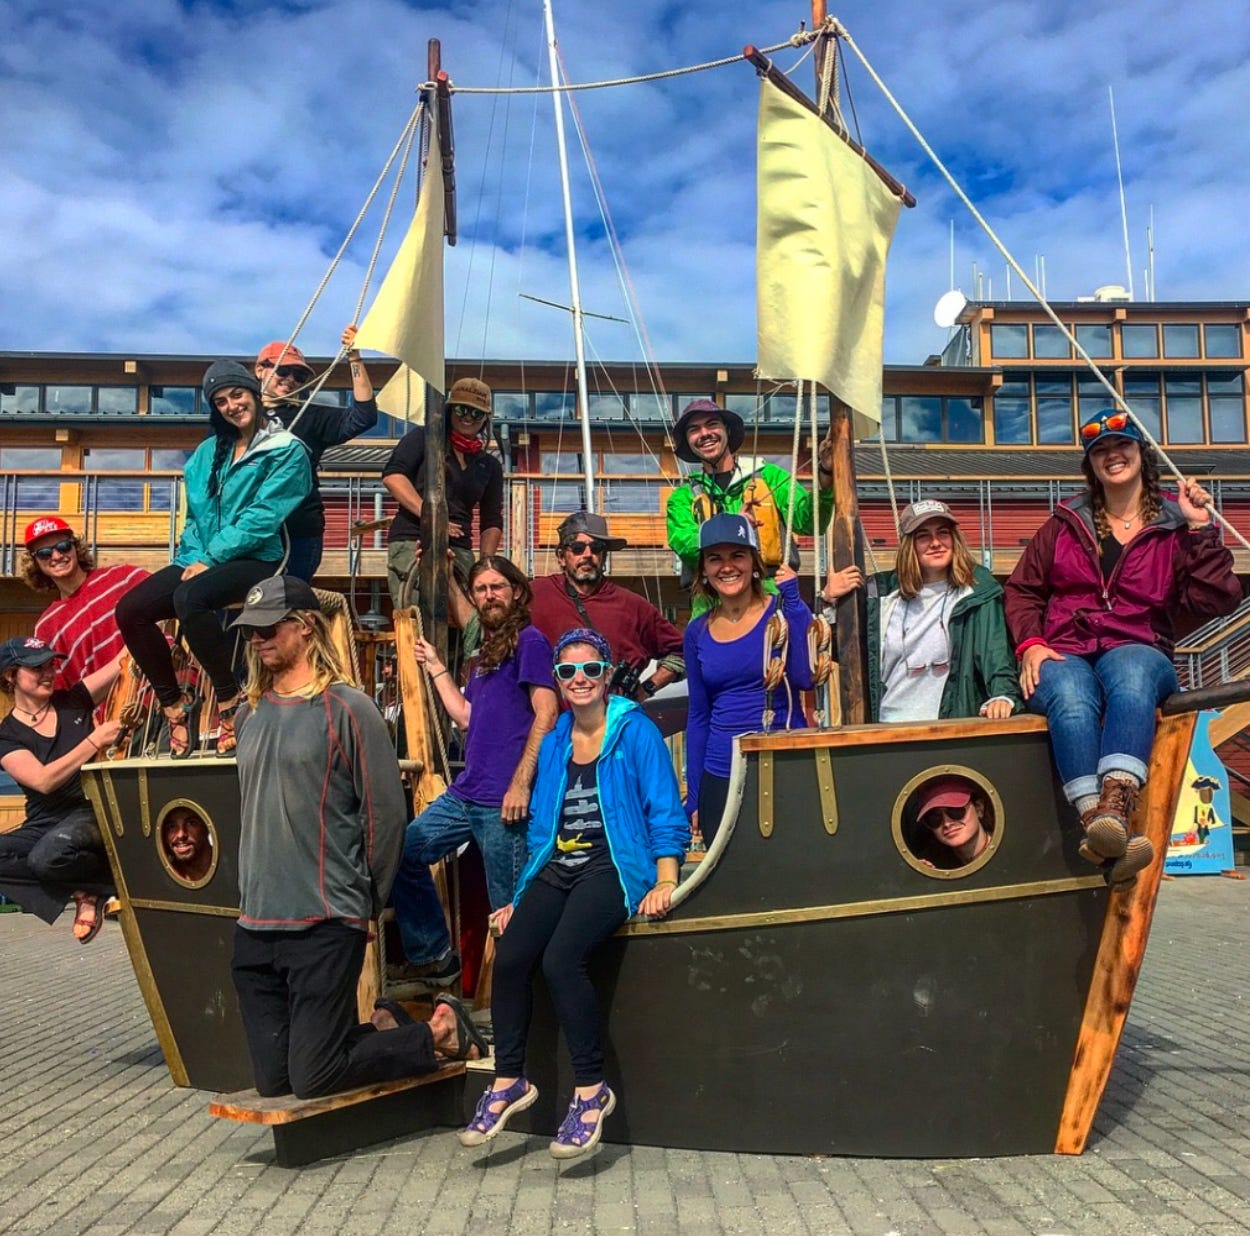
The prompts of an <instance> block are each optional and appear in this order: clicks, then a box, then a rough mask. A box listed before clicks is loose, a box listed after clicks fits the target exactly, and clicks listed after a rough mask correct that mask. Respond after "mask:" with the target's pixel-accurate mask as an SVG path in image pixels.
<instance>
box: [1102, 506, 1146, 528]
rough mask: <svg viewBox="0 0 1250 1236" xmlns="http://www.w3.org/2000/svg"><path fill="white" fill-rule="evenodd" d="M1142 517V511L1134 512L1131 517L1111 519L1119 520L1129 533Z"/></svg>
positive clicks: (1121, 516)
mask: <svg viewBox="0 0 1250 1236" xmlns="http://www.w3.org/2000/svg"><path fill="white" fill-rule="evenodd" d="M1108 513H1110V512H1108ZM1140 515H1141V512H1140V511H1134V512H1133V513H1132V514H1131V515H1112V516H1111V518H1112V519H1118V520H1119V521H1120V523H1121V524H1122V525H1123V527H1124V531H1125V532H1127V531H1128V530H1129V529H1130V528H1131V527H1132V526H1133V525H1134V524H1135V523H1136V522H1137V520H1138V518H1139V517H1140Z"/></svg>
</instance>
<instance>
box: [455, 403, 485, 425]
mask: <svg viewBox="0 0 1250 1236" xmlns="http://www.w3.org/2000/svg"><path fill="white" fill-rule="evenodd" d="M448 410H449V411H450V412H451V414H452V416H454V417H455V418H456V420H458V421H477V420H481V419H482V417H484V416H485V415H486V413H485V412H483V411H482V410H481V409H480V408H470V407H468V406H467V405H465V404H462V403H453V404H452V405H451V407H450V409H448Z"/></svg>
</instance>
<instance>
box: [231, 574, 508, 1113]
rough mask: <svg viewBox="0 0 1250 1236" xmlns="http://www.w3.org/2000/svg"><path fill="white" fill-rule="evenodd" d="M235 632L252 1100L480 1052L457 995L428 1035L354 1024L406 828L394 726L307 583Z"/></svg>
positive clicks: (419, 1069)
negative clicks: (243, 671) (350, 678)
mask: <svg viewBox="0 0 1250 1236" xmlns="http://www.w3.org/2000/svg"><path fill="white" fill-rule="evenodd" d="M233 625H234V626H236V627H238V628H240V630H241V632H242V633H243V634H244V635H245V636H246V637H247V646H248V655H247V660H248V669H249V674H248V682H247V687H246V692H247V698H248V706H247V708H246V709H245V710H244V711H243V712H241V714H240V721H239V724H238V733H239V745H238V749H237V750H238V764H239V784H240V788H241V790H242V810H241V823H242V829H241V836H240V842H239V888H240V894H241V912H240V915H239V924H238V927H237V928H236V930H235V941H234V961H233V974H234V983H235V990H236V991H237V992H238V996H239V1008H240V1011H241V1012H242V1014H243V1025H244V1030H245V1032H246V1035H247V1041H248V1052H249V1054H250V1056H251V1060H252V1072H253V1074H254V1075H255V1079H256V1089H257V1090H258V1091H259V1092H260V1093H261V1094H263V1095H275V1094H284V1093H286V1092H287V1091H294V1093H295V1094H296V1095H297V1096H298V1097H299V1098H314V1097H316V1096H318V1095H323V1094H330V1093H332V1092H333V1091H336V1090H346V1089H350V1088H351V1087H353V1086H364V1085H369V1084H371V1083H374V1082H380V1081H396V1080H399V1079H401V1078H405V1077H411V1076H412V1075H413V1074H416V1073H427V1072H430V1071H432V1070H434V1069H436V1068H438V1067H439V1066H440V1064H442V1063H443V1062H444V1061H446V1060H451V1059H456V1060H464V1059H468V1058H470V1057H471V1056H473V1055H474V1054H481V1053H482V1049H483V1047H484V1044H483V1043H482V1041H481V1039H480V1037H479V1036H478V1035H477V1033H476V1031H475V1030H474V1029H473V1027H472V1022H471V1021H470V1019H469V1016H468V1014H467V1012H466V1011H465V1010H464V1008H463V1007H462V1006H461V1005H460V1004H459V1002H458V1001H456V1000H454V999H453V998H451V997H449V996H444V997H441V998H440V1000H439V1002H438V1003H437V1006H436V1008H435V1010H434V1016H433V1017H432V1018H431V1020H430V1021H429V1023H428V1024H427V1023H424V1022H414V1021H413V1020H412V1018H411V1017H410V1016H409V1015H408V1013H407V1012H406V1011H405V1010H404V1008H403V1006H402V1005H399V1004H396V1003H394V1002H392V1001H379V1002H378V1004H379V1007H378V1011H377V1012H375V1014H374V1017H373V1019H372V1021H370V1022H366V1023H364V1024H357V1022H356V981H357V979H358V977H359V975H360V968H361V964H362V962H363V960H364V953H365V943H366V939H367V933H368V926H369V920H370V918H372V917H374V916H375V915H376V914H378V913H379V912H380V911H381V908H382V906H383V905H384V904H385V903H386V897H387V894H388V893H389V891H390V886H391V882H392V881H393V880H394V878H395V871H396V869H397V868H398V866H399V859H400V852H401V848H402V844H403V836H404V830H405V827H406V825H407V822H408V812H407V809H406V806H405V803H404V795H403V788H402V786H401V784H400V780H399V768H398V765H397V763H396V761H395V755H394V752H393V750H392V749H391V744H390V737H389V735H388V733H387V729H386V724H385V722H384V721H383V720H382V716H381V714H380V713H379V712H378V710H377V708H376V707H375V705H374V704H373V701H372V700H370V699H369V697H368V696H366V695H365V694H363V693H362V692H360V691H358V690H356V689H355V688H354V687H352V686H349V685H348V683H347V682H346V681H345V679H344V676H343V672H342V669H341V667H340V666H339V663H338V659H337V655H336V654H335V652H334V648H333V645H332V644H331V642H330V639H329V635H328V632H327V629H326V625H325V621H324V619H323V618H322V616H321V613H320V608H319V605H318V601H317V596H316V594H315V593H314V592H313V591H312V589H311V588H309V587H308V585H307V584H305V583H304V582H303V581H302V580H299V579H296V578H295V577H294V576H291V575H278V576H274V577H272V578H270V579H266V580H263V581H262V582H261V583H260V584H258V585H257V586H256V587H255V588H253V589H252V591H251V592H250V593H248V596H247V602H246V605H245V607H244V609H243V612H242V613H241V614H240V615H239V617H238V618H237V619H236V620H235V622H234V624H233ZM379 1031H384V1032H383V1033H379Z"/></svg>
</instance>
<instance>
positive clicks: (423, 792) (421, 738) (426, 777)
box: [393, 610, 447, 814]
mask: <svg viewBox="0 0 1250 1236" xmlns="http://www.w3.org/2000/svg"><path fill="white" fill-rule="evenodd" d="M393 621H394V624H395V670H396V673H397V674H398V676H399V692H400V698H401V699H402V701H403V718H404V735H405V737H406V739H407V742H408V755H409V757H410V758H411V759H414V760H419V761H420V763H421V769H422V771H421V774H420V776H419V777H417V778H416V780H415V781H414V782H413V785H412V798H413V808H414V810H416V811H417V812H418V814H419V813H420V812H421V811H422V810H424V808H426V807H428V806H429V805H430V803H432V802H433V801H434V800H435V799H436V798H437V797H438V796H439V795H440V794H442V793H443V791H444V790H446V788H447V783H446V782H445V781H444V780H443V778H442V777H441V776H439V775H438V774H437V773H436V772H435V771H434V770H435V769H436V768H438V765H439V760H438V753H437V752H436V751H435V750H434V743H433V741H432V733H433V730H432V724H433V722H432V720H431V717H432V712H431V710H432V707H433V702H432V701H431V700H430V695H429V692H430V684H429V681H428V679H427V678H426V674H425V670H424V669H423V668H422V667H421V666H420V665H419V664H418V663H417V656H416V646H417V622H416V616H415V615H414V614H413V613H405V612H404V611H403V610H396V611H395V613H394V615H393Z"/></svg>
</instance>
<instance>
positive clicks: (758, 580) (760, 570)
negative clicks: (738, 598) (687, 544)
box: [690, 545, 765, 608]
mask: <svg viewBox="0 0 1250 1236" xmlns="http://www.w3.org/2000/svg"><path fill="white" fill-rule="evenodd" d="M708 548H709V549H710V548H712V546H709V547H708ZM745 548H747V549H749V550H750V551H751V595H752V596H753V597H754V598H755V599H756V600H757V601H762V600H763V599H764V595H765V594H764V559H763V558H761V557H760V551H759V550H758V549H756V548H755V546H754V545H748V546H746V547H745ZM705 553H707V550H706V549H701V550H699V561H698V562H697V563H696V564H695V569H694V583H693V584H692V585H691V586H690V594H691V595H692V596H696V597H706V598H707V599H708V600H709V601H711V603H712V606H713V608H715V607H716V606H717V605H719V604H720V593H719V592H717V591H716V589H715V588H713V587H712V585H711V584H709V583H708V580H707V576H706V575H705V574H704V573H703V555H704V554H705Z"/></svg>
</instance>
